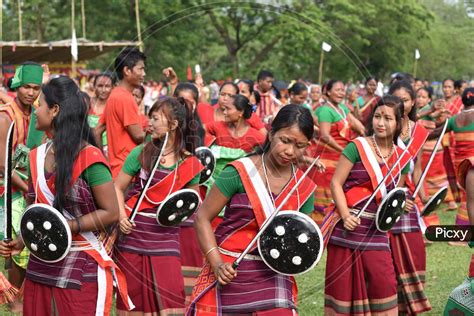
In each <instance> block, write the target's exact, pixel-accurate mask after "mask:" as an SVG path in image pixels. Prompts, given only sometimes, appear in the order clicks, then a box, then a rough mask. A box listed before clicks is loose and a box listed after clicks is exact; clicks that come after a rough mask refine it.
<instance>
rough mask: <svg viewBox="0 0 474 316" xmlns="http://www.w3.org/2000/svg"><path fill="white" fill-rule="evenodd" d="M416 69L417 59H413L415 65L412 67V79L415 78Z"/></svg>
mask: <svg viewBox="0 0 474 316" xmlns="http://www.w3.org/2000/svg"><path fill="white" fill-rule="evenodd" d="M417 68H418V59H416V58H415V64H414V66H413V77H414V78H415V77H416V70H417Z"/></svg>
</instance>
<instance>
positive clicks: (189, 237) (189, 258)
mask: <svg viewBox="0 0 474 316" xmlns="http://www.w3.org/2000/svg"><path fill="white" fill-rule="evenodd" d="M179 239H180V240H179V245H180V252H181V272H182V274H183V278H184V290H185V294H186V306H187V305H188V304H189V302H190V300H191V294H192V293H193V287H194V284H195V283H196V279H197V277H198V276H199V273H200V272H201V269H202V266H203V265H204V259H203V255H202V253H201V249H200V248H199V243H198V240H197V236H196V231H195V230H194V227H192V226H182V227H181V228H180V230H179Z"/></svg>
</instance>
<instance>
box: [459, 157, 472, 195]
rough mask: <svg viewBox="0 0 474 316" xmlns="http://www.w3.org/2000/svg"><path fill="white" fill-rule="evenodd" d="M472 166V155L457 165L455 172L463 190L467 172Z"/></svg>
mask: <svg viewBox="0 0 474 316" xmlns="http://www.w3.org/2000/svg"><path fill="white" fill-rule="evenodd" d="M473 168H474V157H470V158H467V159H465V160H463V161H462V162H461V163H460V164H459V165H458V172H457V176H458V182H459V184H460V185H461V187H462V188H463V189H464V190H466V178H467V174H468V173H469V171H470V170H471V169H473Z"/></svg>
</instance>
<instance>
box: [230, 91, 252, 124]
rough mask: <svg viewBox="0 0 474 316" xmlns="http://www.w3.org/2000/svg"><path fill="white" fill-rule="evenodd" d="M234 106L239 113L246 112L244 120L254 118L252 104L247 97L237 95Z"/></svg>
mask: <svg viewBox="0 0 474 316" xmlns="http://www.w3.org/2000/svg"><path fill="white" fill-rule="evenodd" d="M232 104H233V105H234V106H235V108H236V109H237V111H239V112H244V113H243V116H244V119H246V120H248V119H249V118H250V116H252V104H250V101H249V99H248V98H247V97H246V96H243V95H241V94H237V95H235V97H234V101H233V102H232Z"/></svg>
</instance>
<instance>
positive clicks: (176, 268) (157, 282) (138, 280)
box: [117, 252, 184, 314]
mask: <svg viewBox="0 0 474 316" xmlns="http://www.w3.org/2000/svg"><path fill="white" fill-rule="evenodd" d="M117 263H118V265H119V267H120V269H121V270H122V271H123V272H124V273H125V276H126V278H127V285H128V294H129V296H130V299H131V300H132V302H133V303H134V304H135V309H134V310H133V311H132V312H144V313H153V312H162V313H163V314H166V313H167V312H168V313H170V314H171V313H172V312H174V313H175V314H183V313H184V283H183V277H182V275H181V263H180V260H179V258H178V257H171V256H143V255H140V254H134V253H130V252H117ZM117 309H118V310H121V311H126V310H127V308H126V306H125V305H124V303H123V301H122V299H121V298H120V297H117Z"/></svg>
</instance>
